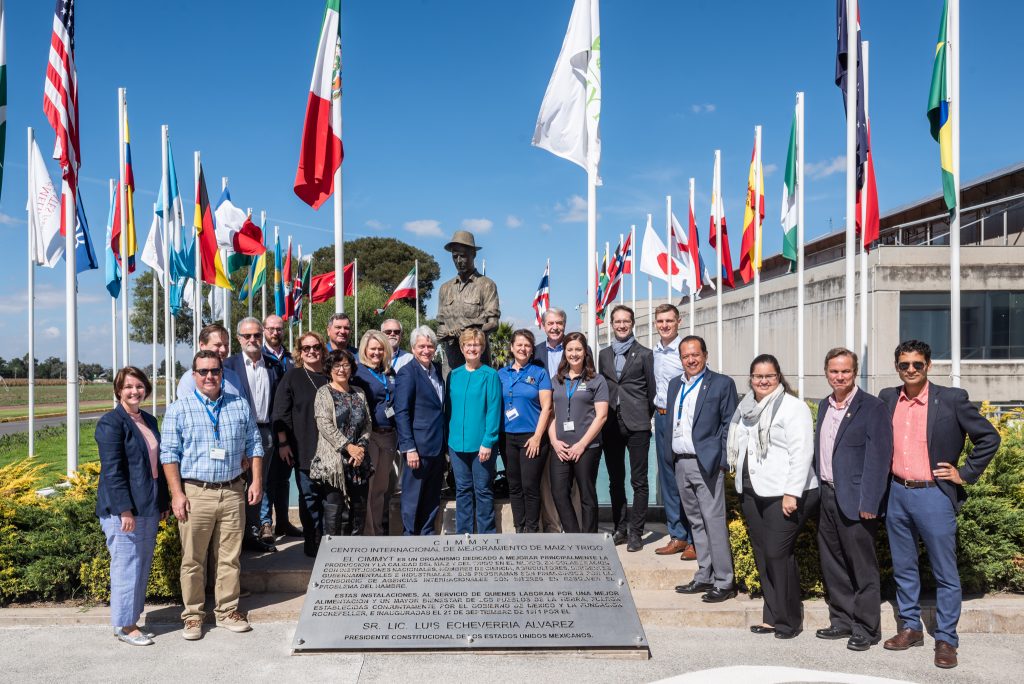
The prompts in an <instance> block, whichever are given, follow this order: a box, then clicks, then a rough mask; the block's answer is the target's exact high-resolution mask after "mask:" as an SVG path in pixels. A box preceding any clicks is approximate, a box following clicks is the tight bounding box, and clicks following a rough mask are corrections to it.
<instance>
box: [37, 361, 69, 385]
mask: <svg viewBox="0 0 1024 684" xmlns="http://www.w3.org/2000/svg"><path fill="white" fill-rule="evenodd" d="M66 372H67V365H66V364H65V363H64V362H63V361H62V360H60V359H59V358H57V357H56V356H51V357H49V358H47V359H46V360H45V361H43V362H42V363H40V364H39V365H38V366H37V367H36V377H37V378H40V379H51V380H57V379H60V378H63V377H64V376H65V373H66Z"/></svg>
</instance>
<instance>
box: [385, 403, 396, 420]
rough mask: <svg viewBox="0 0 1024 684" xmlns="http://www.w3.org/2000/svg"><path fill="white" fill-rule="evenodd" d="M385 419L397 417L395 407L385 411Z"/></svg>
mask: <svg viewBox="0 0 1024 684" xmlns="http://www.w3.org/2000/svg"><path fill="white" fill-rule="evenodd" d="M384 417H385V418H394V417H395V409H394V407H393V406H388V407H387V408H386V409H384Z"/></svg>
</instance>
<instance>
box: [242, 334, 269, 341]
mask: <svg viewBox="0 0 1024 684" xmlns="http://www.w3.org/2000/svg"><path fill="white" fill-rule="evenodd" d="M238 336H239V337H241V338H242V339H243V340H258V339H259V338H261V337H263V333H238Z"/></svg>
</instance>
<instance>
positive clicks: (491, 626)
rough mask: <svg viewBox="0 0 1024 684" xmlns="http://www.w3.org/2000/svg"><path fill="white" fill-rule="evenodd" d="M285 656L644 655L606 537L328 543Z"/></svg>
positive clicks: (353, 539)
mask: <svg viewBox="0 0 1024 684" xmlns="http://www.w3.org/2000/svg"><path fill="white" fill-rule="evenodd" d="M292 649H293V653H310V652H318V651H319V652H323V651H405V650H468V651H510V650H518V649H527V650H533V651H535V650H582V651H620V652H622V653H623V655H632V656H640V657H647V656H648V655H649V649H648V643H647V636H646V635H645V634H644V630H643V627H642V625H641V624H640V618H639V617H638V616H637V612H636V606H635V604H634V603H633V597H632V595H631V594H630V591H629V584H628V583H627V581H626V577H625V575H624V574H623V571H622V564H621V563H620V562H619V557H618V555H617V554H616V552H615V546H614V545H613V543H612V540H611V537H610V536H608V535H605V534H599V535H598V534H559V535H554V534H514V535H512V534H510V535H504V534H480V535H460V536H455V535H451V536H436V537H325V538H324V540H323V542H322V543H321V545H320V553H319V555H318V556H317V558H316V563H315V565H314V567H313V574H312V577H311V578H310V583H309V588H308V590H307V591H306V600H305V603H304V605H303V607H302V614H301V616H300V618H299V624H298V627H297V628H296V630H295V638H294V641H293V643H292Z"/></svg>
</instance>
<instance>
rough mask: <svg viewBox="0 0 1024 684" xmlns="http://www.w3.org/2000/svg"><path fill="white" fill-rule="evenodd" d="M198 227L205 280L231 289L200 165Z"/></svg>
mask: <svg viewBox="0 0 1024 684" xmlns="http://www.w3.org/2000/svg"><path fill="white" fill-rule="evenodd" d="M193 224H194V225H195V228H196V241H197V242H198V243H199V256H200V261H201V262H202V264H203V275H202V278H203V282H204V283H209V284H210V285H216V286H217V287H223V288H224V289H226V290H230V289H231V281H230V280H228V277H227V276H226V275H224V264H223V263H221V260H220V251H219V250H218V249H217V233H216V229H215V227H214V223H213V211H212V210H211V209H210V196H209V195H208V194H207V193H206V177H205V176H204V175H203V167H202V166H201V165H200V167H199V185H198V186H197V187H196V215H195V220H194V222H193Z"/></svg>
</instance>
